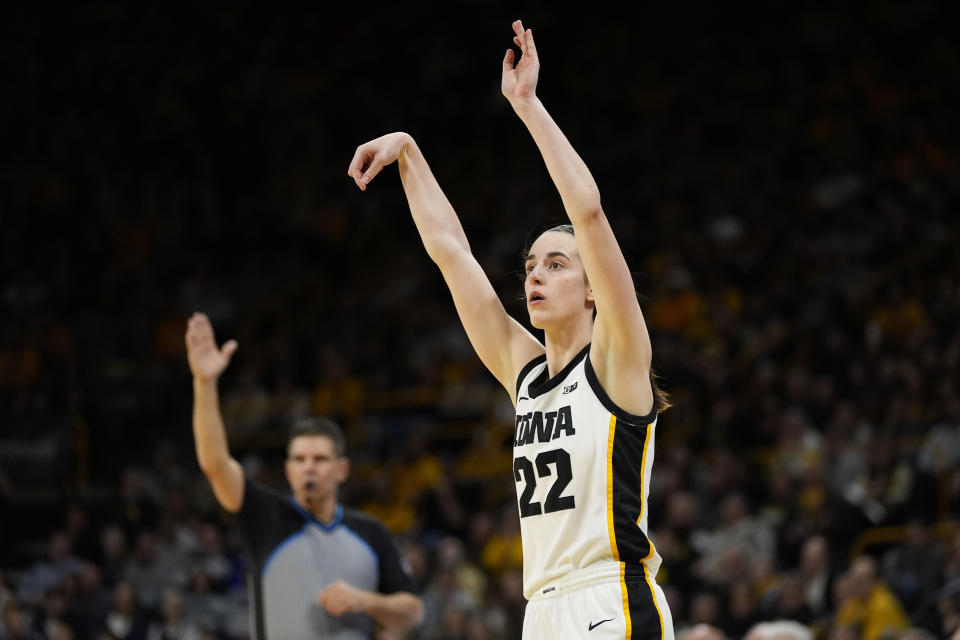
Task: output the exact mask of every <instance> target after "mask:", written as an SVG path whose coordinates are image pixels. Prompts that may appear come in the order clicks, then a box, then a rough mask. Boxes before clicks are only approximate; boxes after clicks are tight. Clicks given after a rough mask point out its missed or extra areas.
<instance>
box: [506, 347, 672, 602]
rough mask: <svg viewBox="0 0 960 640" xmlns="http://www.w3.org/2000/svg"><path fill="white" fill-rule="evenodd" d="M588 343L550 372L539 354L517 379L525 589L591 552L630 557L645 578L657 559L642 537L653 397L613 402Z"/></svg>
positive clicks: (516, 455) (516, 466)
mask: <svg viewBox="0 0 960 640" xmlns="http://www.w3.org/2000/svg"><path fill="white" fill-rule="evenodd" d="M589 352H590V345H587V346H586V347H584V349H583V351H581V352H580V353H579V354H577V356H576V357H575V358H574V359H573V360H572V361H571V362H570V363H569V364H567V366H566V367H564V369H563V371H561V372H560V373H558V374H557V375H556V376H554V377H553V378H552V379H549V380H548V379H547V376H548V372H547V361H546V356H545V355H542V356H539V357H538V358H535V359H534V360H532V361H531V362H530V363H528V364H527V365H526V366H525V367H524V368H523V370H522V371H521V372H520V375H519V376H518V379H517V417H516V428H515V432H514V446H513V476H514V480H515V481H516V484H517V500H518V507H519V511H520V530H521V535H522V538H523V591H524V596H526V598H527V599H530V598H531V597H533V596H534V595H535V594H538V593H541V592H542V591H543V590H545V589H546V590H548V591H549V589H550V587H549V585H550V584H551V583H552V582H555V581H557V580H558V579H559V578H561V577H563V576H564V575H566V574H567V573H569V572H571V571H574V570H577V569H583V568H585V567H589V566H590V565H593V564H595V563H597V562H609V561H617V562H623V563H625V564H626V565H627V568H628V569H631V567H630V565H634V567H633V568H634V569H635V570H637V571H639V572H641V573H643V574H646V577H647V579H648V580H650V581H651V582H652V580H653V578H654V577H655V576H656V574H657V570H658V569H659V568H660V561H661V560H660V555H659V554H658V553H657V551H656V549H654V547H653V544H652V543H651V542H650V541H649V539H648V538H647V496H648V494H649V492H650V470H651V468H652V467H653V451H654V446H653V441H654V431H655V427H656V424H657V413H656V407H654V409H653V410H652V411H651V412H650V414H649V415H646V416H637V415H633V414H630V413H627V412H626V411H624V410H622V409H620V408H619V407H617V406H616V405H615V404H613V402H612V401H611V400H610V398H609V396H607V394H606V392H605V391H604V390H603V389H602V388H601V387H600V384H599V382H598V381H597V376H596V374H595V373H594V371H593V367H592V366H591V365H590V358H589V357H588V354H589ZM641 565H642V566H641Z"/></svg>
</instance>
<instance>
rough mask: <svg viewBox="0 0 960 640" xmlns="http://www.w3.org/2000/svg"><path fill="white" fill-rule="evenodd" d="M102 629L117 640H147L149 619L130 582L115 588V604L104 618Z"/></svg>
mask: <svg viewBox="0 0 960 640" xmlns="http://www.w3.org/2000/svg"><path fill="white" fill-rule="evenodd" d="M102 628H103V629H105V630H106V631H108V632H109V633H110V635H111V637H113V638H115V640H146V637H147V619H146V617H145V616H144V615H143V614H142V613H141V610H140V607H139V605H138V604H137V592H136V591H135V590H134V588H133V585H131V584H130V583H129V582H125V581H120V582H118V583H117V585H116V586H115V587H114V588H113V604H112V606H111V607H110V609H109V610H108V611H107V614H106V616H104V618H103V621H102Z"/></svg>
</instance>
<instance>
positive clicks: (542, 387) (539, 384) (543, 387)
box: [527, 342, 590, 398]
mask: <svg viewBox="0 0 960 640" xmlns="http://www.w3.org/2000/svg"><path fill="white" fill-rule="evenodd" d="M589 352H590V343H589V342H588V343H587V346H585V347H584V348H583V349H581V350H580V353H578V354H577V355H575V356H573V359H572V360H570V362H568V363H567V364H566V366H565V367H564V368H563V369H561V370H560V373H558V374H557V375H555V376H553V377H552V378H550V379H549V380H547V376H549V375H550V368H549V367H544V369H543V371H541V372H540V374H539V375H538V376H537V377H536V378H534V379H533V381H532V382H531V383H530V384H529V385H528V386H527V391H529V392H530V398H536V397H537V396H541V395H543V394H545V393H546V392H548V391H550V390H552V389H555V388H557V386H558V385H559V384H560V383H561V382H563V381H564V380H565V379H566V377H567V376H568V375H570V372H571V371H573V368H574V367H576V366H577V365H578V364H580V361H581V360H583V359H584V357H586V355H587V354H588V353H589ZM543 357H544V359H546V357H547V356H546V354H544V355H543Z"/></svg>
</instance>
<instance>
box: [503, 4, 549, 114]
mask: <svg viewBox="0 0 960 640" xmlns="http://www.w3.org/2000/svg"><path fill="white" fill-rule="evenodd" d="M513 33H514V34H515V35H514V36H513V43H514V44H515V45H517V46H518V47H520V60H519V61H518V62H517V64H516V66H514V64H513V62H514V53H513V49H507V53H506V55H505V56H504V57H503V76H502V78H501V80H500V90H501V91H502V92H503V95H504V96H506V98H507V100H509V101H510V104H512V105H513V106H514V108H516V107H517V105H518V104H519V103H522V102H524V101H527V100H531V99H533V98H536V97H537V79H538V78H539V77H540V58H538V57H537V46H536V45H535V44H534V43H533V30H531V29H526V30H524V28H523V22H521V21H520V20H516V21H514V23H513Z"/></svg>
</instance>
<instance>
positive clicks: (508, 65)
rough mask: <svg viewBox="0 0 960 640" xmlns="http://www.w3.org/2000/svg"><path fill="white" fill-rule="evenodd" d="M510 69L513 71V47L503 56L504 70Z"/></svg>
mask: <svg viewBox="0 0 960 640" xmlns="http://www.w3.org/2000/svg"><path fill="white" fill-rule="evenodd" d="M508 71H513V49H507V53H506V55H504V56H503V72H504V73H507V72H508Z"/></svg>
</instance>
